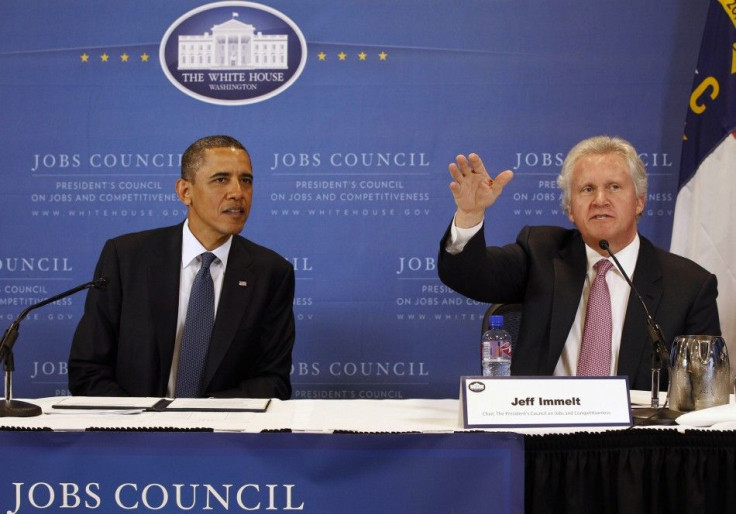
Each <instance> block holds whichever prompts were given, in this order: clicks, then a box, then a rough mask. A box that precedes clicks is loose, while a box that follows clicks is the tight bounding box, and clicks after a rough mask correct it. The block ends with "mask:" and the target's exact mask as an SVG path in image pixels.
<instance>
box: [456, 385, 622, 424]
mask: <svg viewBox="0 0 736 514" xmlns="http://www.w3.org/2000/svg"><path fill="white" fill-rule="evenodd" d="M460 416H461V422H462V424H463V426H464V427H465V428H513V427H519V428H521V427H565V426H575V427H580V426H631V424H632V417H631V403H630V400H629V381H628V377H475V376H474V377H461V378H460Z"/></svg>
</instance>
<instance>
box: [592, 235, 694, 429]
mask: <svg viewBox="0 0 736 514" xmlns="http://www.w3.org/2000/svg"><path fill="white" fill-rule="evenodd" d="M598 246H600V247H601V249H602V250H605V251H606V252H608V255H610V256H611V258H612V259H613V262H615V263H616V267H617V268H618V270H619V271H620V272H621V275H623V277H624V279H625V280H626V282H627V283H628V284H629V287H630V288H631V290H632V291H634V294H636V296H637V298H638V299H639V303H640V304H641V306H642V307H643V308H644V313H645V314H646V317H647V335H648V337H649V342H650V343H651V344H652V365H651V369H652V382H651V388H652V397H651V398H652V399H651V402H650V406H649V407H648V408H641V409H633V417H634V425H639V426H647V425H675V424H676V421H675V419H677V417H679V416H680V415H681V414H682V413H681V412H678V411H675V410H672V409H668V408H667V402H666V401H665V404H664V405H663V406H661V407H660V405H659V375H660V373H661V370H662V363H664V364H665V365H666V367H667V381H668V382H669V381H670V371H671V366H670V356H669V352H668V351H667V345H666V344H665V342H664V334H662V329H661V328H660V327H659V325H658V324H657V322H656V321H654V318H653V317H652V315H651V314H650V313H649V309H647V305H646V303H644V299H643V298H642V296H641V295H640V294H639V291H638V290H637V289H636V287H634V284H633V282H631V279H630V278H629V276H628V275H627V274H626V272H625V271H624V269H623V268H622V267H621V263H619V262H618V259H617V258H616V256H615V255H614V254H613V252H612V251H611V248H610V246H609V244H608V241H606V240H605V239H601V241H600V242H599V243H598ZM668 389H669V388H668Z"/></svg>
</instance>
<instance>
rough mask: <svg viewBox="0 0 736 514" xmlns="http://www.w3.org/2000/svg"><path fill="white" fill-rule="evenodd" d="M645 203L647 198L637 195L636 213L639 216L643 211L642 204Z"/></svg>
mask: <svg viewBox="0 0 736 514" xmlns="http://www.w3.org/2000/svg"><path fill="white" fill-rule="evenodd" d="M646 203H647V199H646V198H645V197H643V196H639V197H637V199H636V215H637V216H641V213H642V212H644V206H645V205H646Z"/></svg>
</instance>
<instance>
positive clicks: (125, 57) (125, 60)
mask: <svg viewBox="0 0 736 514" xmlns="http://www.w3.org/2000/svg"><path fill="white" fill-rule="evenodd" d="M120 60H121V61H123V62H128V54H125V53H124V54H123V55H121V56H120Z"/></svg>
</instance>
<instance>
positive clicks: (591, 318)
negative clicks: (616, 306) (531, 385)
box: [578, 259, 612, 376]
mask: <svg viewBox="0 0 736 514" xmlns="http://www.w3.org/2000/svg"><path fill="white" fill-rule="evenodd" d="M611 266H612V265H611V261H609V260H607V259H601V260H599V261H598V262H596V263H595V265H594V266H593V267H594V268H595V270H596V276H595V280H593V284H592V285H591V286H590V294H589V295H588V310H587V312H586V313H585V328H584V329H583V343H582V345H581V346H580V358H579V359H578V376H608V375H610V374H611V295H610V294H609V293H608V284H606V272H607V271H608V270H609V269H611Z"/></svg>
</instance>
